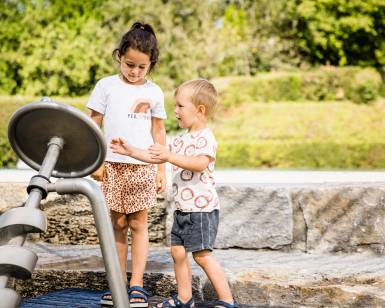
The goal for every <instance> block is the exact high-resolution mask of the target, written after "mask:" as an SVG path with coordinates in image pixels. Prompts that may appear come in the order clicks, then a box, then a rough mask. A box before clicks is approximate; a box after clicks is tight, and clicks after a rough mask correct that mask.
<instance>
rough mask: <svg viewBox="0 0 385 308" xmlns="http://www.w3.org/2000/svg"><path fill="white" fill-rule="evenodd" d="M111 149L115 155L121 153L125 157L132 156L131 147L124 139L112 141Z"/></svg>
mask: <svg viewBox="0 0 385 308" xmlns="http://www.w3.org/2000/svg"><path fill="white" fill-rule="evenodd" d="M110 148H111V149H112V152H113V153H119V154H123V155H131V152H132V148H131V146H130V145H129V144H128V143H127V142H126V141H125V140H124V139H122V138H114V139H112V140H111V143H110Z"/></svg>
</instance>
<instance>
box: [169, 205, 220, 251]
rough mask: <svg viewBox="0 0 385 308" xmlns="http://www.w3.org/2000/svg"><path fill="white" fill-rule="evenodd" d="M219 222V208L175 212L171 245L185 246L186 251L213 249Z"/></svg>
mask: <svg viewBox="0 0 385 308" xmlns="http://www.w3.org/2000/svg"><path fill="white" fill-rule="evenodd" d="M218 224H219V210H214V211H212V212H208V213H206V212H198V213H195V212H193V213H185V212H181V211H179V210H176V211H175V212H174V222H173V225H172V229H171V246H180V245H181V246H184V247H185V249H186V251H188V252H195V251H201V250H213V249H214V242H215V238H216V237H217V232H218Z"/></svg>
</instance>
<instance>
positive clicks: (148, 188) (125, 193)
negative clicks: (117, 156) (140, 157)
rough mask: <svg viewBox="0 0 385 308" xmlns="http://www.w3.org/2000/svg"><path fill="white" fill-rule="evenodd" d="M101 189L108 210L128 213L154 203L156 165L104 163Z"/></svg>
mask: <svg viewBox="0 0 385 308" xmlns="http://www.w3.org/2000/svg"><path fill="white" fill-rule="evenodd" d="M102 191H103V193H104V197H105V199H106V203H107V206H108V208H109V209H110V210H112V211H115V212H118V213H125V214H130V213H134V212H138V211H141V210H144V209H148V208H151V207H153V206H155V205H156V203H157V202H156V166H155V165H151V164H150V165H138V164H126V163H114V162H105V163H104V174H103V181H102Z"/></svg>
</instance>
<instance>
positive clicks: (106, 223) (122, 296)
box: [47, 179, 130, 308]
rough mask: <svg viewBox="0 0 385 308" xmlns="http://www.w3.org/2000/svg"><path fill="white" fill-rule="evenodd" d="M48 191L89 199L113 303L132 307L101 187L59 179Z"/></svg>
mask: <svg viewBox="0 0 385 308" xmlns="http://www.w3.org/2000/svg"><path fill="white" fill-rule="evenodd" d="M47 190H48V191H49V192H50V191H56V192H57V193H58V194H74V193H80V194H83V195H85V196H87V197H88V199H89V200H90V203H91V206H92V210H93V211H92V212H93V215H94V219H95V225H96V229H97V233H98V237H99V241H100V247H101V250H102V255H103V260H104V265H105V268H106V273H107V280H108V284H109V287H110V289H111V293H112V300H113V303H114V305H116V307H118V308H128V307H130V304H129V302H128V297H127V290H126V286H125V284H124V281H123V277H122V272H121V270H120V265H119V258H118V254H117V251H116V246H115V238H114V233H113V230H112V225H111V220H110V216H109V213H108V211H107V207H106V205H105V201H104V196H103V193H102V192H101V190H100V187H99V186H98V185H97V184H96V183H94V182H92V181H91V180H87V179H59V180H57V181H56V183H53V184H48V186H47Z"/></svg>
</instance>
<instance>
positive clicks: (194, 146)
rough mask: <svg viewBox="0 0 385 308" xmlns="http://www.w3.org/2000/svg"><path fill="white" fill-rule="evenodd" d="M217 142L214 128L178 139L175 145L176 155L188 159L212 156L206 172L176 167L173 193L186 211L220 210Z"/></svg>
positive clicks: (172, 148) (172, 149)
mask: <svg viewBox="0 0 385 308" xmlns="http://www.w3.org/2000/svg"><path fill="white" fill-rule="evenodd" d="M216 149H217V143H216V140H215V137H214V135H213V133H212V132H211V130H210V129H208V128H205V129H203V130H201V131H199V132H194V133H184V134H181V135H178V136H176V137H175V138H174V139H173V140H172V142H171V144H170V150H171V151H172V152H173V153H177V154H181V155H186V156H198V155H207V156H209V157H210V158H211V159H210V163H209V165H208V167H207V168H206V169H205V170H203V171H202V172H193V171H190V170H184V169H182V168H179V167H177V166H173V167H172V170H173V180H172V193H173V196H174V200H175V205H176V207H177V209H178V210H180V211H183V212H211V211H213V210H216V209H219V199H218V194H217V192H216V190H215V181H214V165H215V157H216Z"/></svg>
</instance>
